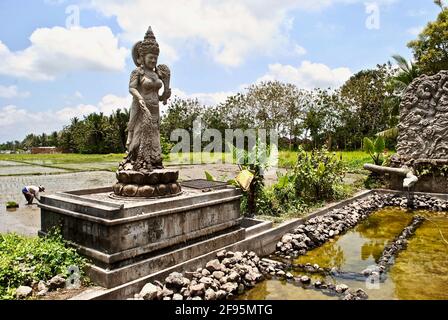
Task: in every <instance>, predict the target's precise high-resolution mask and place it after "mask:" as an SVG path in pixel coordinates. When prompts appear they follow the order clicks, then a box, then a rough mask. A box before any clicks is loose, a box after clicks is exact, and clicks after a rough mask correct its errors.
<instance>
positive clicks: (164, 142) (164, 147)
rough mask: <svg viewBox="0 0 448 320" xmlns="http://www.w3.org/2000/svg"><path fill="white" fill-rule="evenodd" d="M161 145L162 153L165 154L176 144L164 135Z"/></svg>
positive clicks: (161, 137) (161, 138)
mask: <svg viewBox="0 0 448 320" xmlns="http://www.w3.org/2000/svg"><path fill="white" fill-rule="evenodd" d="M160 145H161V147H162V154H164V155H168V154H169V153H170V152H171V149H172V148H173V147H174V144H173V143H171V142H170V141H169V140H168V139H167V138H166V137H164V136H160Z"/></svg>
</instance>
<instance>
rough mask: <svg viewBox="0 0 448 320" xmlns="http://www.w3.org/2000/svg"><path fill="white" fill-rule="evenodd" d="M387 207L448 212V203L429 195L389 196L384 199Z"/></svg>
mask: <svg viewBox="0 0 448 320" xmlns="http://www.w3.org/2000/svg"><path fill="white" fill-rule="evenodd" d="M384 205H385V206H400V207H403V208H408V207H410V208H412V209H417V210H419V209H424V210H431V211H447V210H448V201H445V200H442V199H438V198H434V197H430V196H427V195H411V197H410V198H409V199H408V197H398V196H388V197H386V198H385V199H384Z"/></svg>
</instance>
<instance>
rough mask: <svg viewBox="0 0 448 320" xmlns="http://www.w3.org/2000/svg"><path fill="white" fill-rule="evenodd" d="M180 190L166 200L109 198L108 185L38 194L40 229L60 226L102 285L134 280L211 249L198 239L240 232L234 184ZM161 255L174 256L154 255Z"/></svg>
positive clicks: (235, 236) (226, 239)
mask: <svg viewBox="0 0 448 320" xmlns="http://www.w3.org/2000/svg"><path fill="white" fill-rule="evenodd" d="M183 189H184V190H183V193H182V194H181V195H179V196H177V197H174V198H167V199H145V200H140V199H135V198H127V199H111V198H110V194H111V193H112V188H100V189H90V190H78V191H72V192H60V193H56V194H54V195H48V196H42V200H41V203H40V204H39V206H40V208H41V231H40V234H46V233H47V232H48V231H50V230H51V229H52V228H53V227H59V228H60V229H61V231H62V235H63V237H64V239H66V240H68V241H70V242H71V243H73V244H74V245H75V246H77V247H78V249H79V251H80V252H81V253H82V254H83V255H85V256H86V257H87V258H89V260H90V261H91V263H92V266H94V267H92V268H91V270H97V271H92V272H96V274H97V276H94V279H96V280H97V281H98V283H99V284H100V285H104V286H106V287H110V286H116V285H119V284H121V283H124V282H127V281H132V280H134V279H137V278H139V277H141V276H144V275H145V274H147V273H151V272H154V271H155V270H156V269H157V268H159V267H160V268H164V267H167V266H168V265H167V264H170V263H180V262H182V259H184V258H188V259H191V258H193V257H194V256H195V254H203V253H204V252H208V251H207V250H210V249H213V248H214V247H213V246H211V244H210V243H212V242H208V243H209V244H207V245H204V246H202V245H201V244H200V242H198V241H205V240H204V239H211V238H214V237H218V238H217V239H220V240H219V241H216V242H215V244H216V245H218V243H220V244H221V245H222V244H223V243H224V244H231V243H233V242H235V241H239V240H241V239H242V237H244V232H243V233H241V229H240V227H239V225H240V221H241V218H240V198H241V192H240V191H239V190H238V189H236V188H233V187H228V188H226V189H219V190H214V191H210V192H202V191H201V190H194V189H190V188H183ZM232 241H233V242H232ZM193 242H198V243H197V244H195V245H193V244H192V243H193ZM192 245H193V246H201V247H197V248H193V247H192V248H191V249H188V250H190V251H188V250H187V251H184V252H185V253H183V254H179V255H178V256H177V258H173V257H174V256H170V255H169V254H170V252H171V251H173V250H174V251H176V250H180V249H181V248H183V247H185V248H186V247H188V246H192ZM185 250H186V249H185ZM174 251H173V252H174ZM186 252H190V253H188V254H187V253H186ZM160 255H167V256H165V257H172V258H166V260H164V259H165V258H164V259H162V260H157V259H156V257H157V256H160ZM151 259H156V260H151ZM144 261H146V262H148V261H153V262H151V263H150V264H149V262H148V264H145V263H144ZM157 261H158V262H157ZM101 269H103V270H105V271H104V272H102V271H101ZM98 270H100V271H98ZM157 270H158V269H157ZM106 271H107V272H106ZM106 274H107V275H106ZM112 275H117V276H116V278H114V277H115V276H112Z"/></svg>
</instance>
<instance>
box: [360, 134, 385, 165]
mask: <svg viewBox="0 0 448 320" xmlns="http://www.w3.org/2000/svg"><path fill="white" fill-rule="evenodd" d="M363 148H364V151H365V152H367V153H368V154H369V155H370V157H371V158H372V160H373V162H374V163H375V164H376V165H378V166H380V165H382V164H383V158H382V154H383V152H384V150H385V149H386V144H385V142H384V137H382V136H378V137H377V138H376V139H375V141H372V140H370V139H369V138H367V137H365V138H364V140H363Z"/></svg>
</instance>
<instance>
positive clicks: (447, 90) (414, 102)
mask: <svg viewBox="0 0 448 320" xmlns="http://www.w3.org/2000/svg"><path fill="white" fill-rule="evenodd" d="M398 131H399V136H398V144H397V153H398V154H399V156H400V157H401V158H402V159H404V160H411V159H448V70H443V71H440V72H439V73H437V74H436V75H432V76H428V75H422V76H420V77H418V78H417V79H415V80H414V81H412V83H411V84H410V85H409V86H408V87H407V88H406V91H405V93H404V95H403V98H402V102H401V105H400V123H399V125H398Z"/></svg>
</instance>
